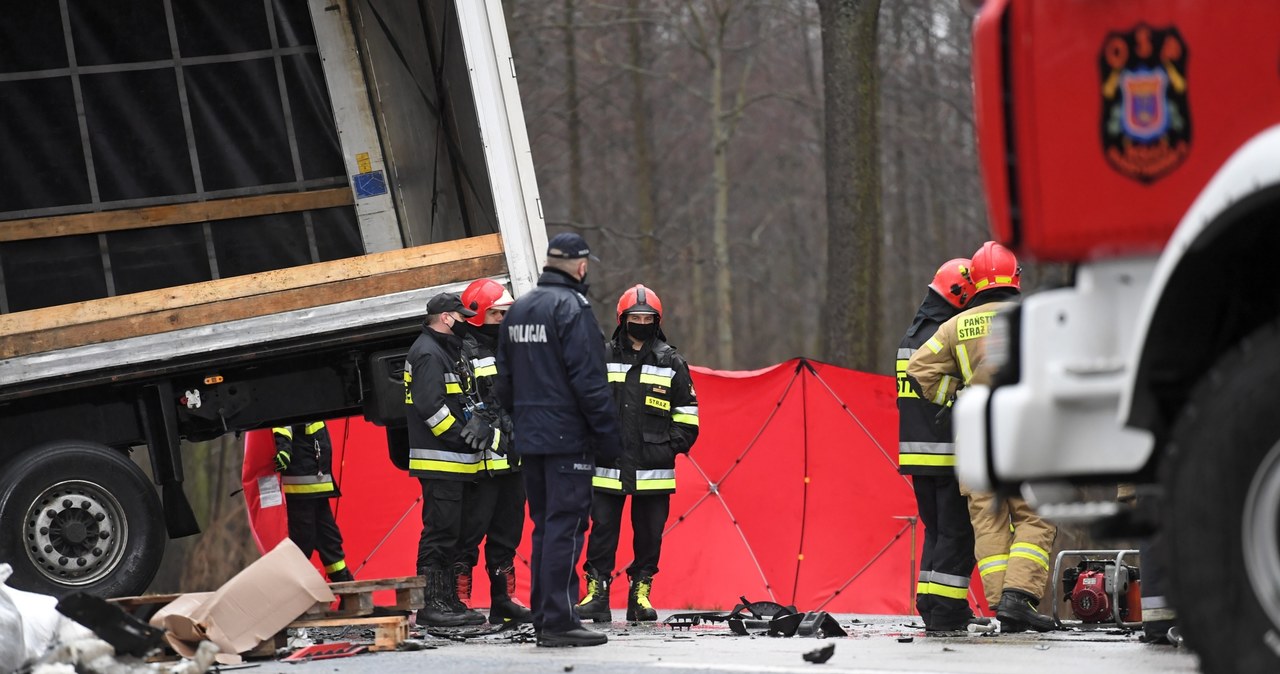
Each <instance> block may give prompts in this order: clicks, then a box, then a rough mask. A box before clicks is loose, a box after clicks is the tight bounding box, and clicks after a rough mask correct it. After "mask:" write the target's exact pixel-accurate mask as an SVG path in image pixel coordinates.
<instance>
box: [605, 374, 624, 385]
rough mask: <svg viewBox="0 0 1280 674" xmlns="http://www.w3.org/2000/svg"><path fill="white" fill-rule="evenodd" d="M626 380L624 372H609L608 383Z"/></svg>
mask: <svg viewBox="0 0 1280 674" xmlns="http://www.w3.org/2000/svg"><path fill="white" fill-rule="evenodd" d="M626 380H627V373H626V372H610V373H609V383H611V384H614V383H617V382H624V381H626Z"/></svg>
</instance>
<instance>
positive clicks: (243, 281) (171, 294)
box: [0, 234, 502, 337]
mask: <svg viewBox="0 0 1280 674" xmlns="http://www.w3.org/2000/svg"><path fill="white" fill-rule="evenodd" d="M501 252H502V240H501V239H500V238H499V237H498V235H497V234H488V235H485V236H476V237H471V238H468V239H459V240H456V241H445V242H443V243H433V244H428V245H425V246H415V247H413V248H405V249H403V250H394V251H388V252H386V253H374V254H372V255H362V256H360V257H352V258H346V259H343V260H333V261H331V262H319V263H316V264H308V265H303V266H299V267H289V268H287V269H276V270H272V271H265V272H259V273H257V274H246V275H244V276H235V277H232V278H227V279H220V280H217V281H204V282H202V283H192V284H189V285H184V286H174V287H171V288H160V289H158V290H148V291H145V292H140V293H132V294H129V295H121V296H119V297H107V298H103V299H97V300H88V301H86V302H77V303H74V304H64V305H61V306H56V307H46V308H43V309H32V310H30V311H19V312H16V313H12V314H4V315H0V337H4V336H9V335H19V334H22V333H26V332H37V331H42V330H51V329H54V328H59V327H64V326H70V325H78V324H82V323H92V322H95V321H105V320H109V319H113V318H122V317H126V316H136V315H139V314H146V313H149V312H159V311H167V310H173V309H178V308H182V307H190V306H197V305H201V304H210V303H214V302H220V301H223V300H229V299H237V298H242V297H251V296H254V295H263V294H267V293H272V292H280V291H285V290H292V289H297V288H304V287H307V286H315V285H320V284H325V283H334V282H338V281H344V280H349V279H355V278H359V277H364V276H373V275H376V274H384V273H388V272H396V271H403V270H407V269H413V268H420V267H430V266H433V265H437V264H442V263H445V262H450V261H456V260H461V259H467V258H478V257H484V256H488V255H494V254H498V253H501ZM319 300H320V298H317V301H316V302H315V303H314V304H312V305H310V306H319V305H322V304H327V303H328V302H326V301H319ZM214 322H216V321H214Z"/></svg>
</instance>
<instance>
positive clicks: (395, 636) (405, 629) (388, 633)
mask: <svg viewBox="0 0 1280 674" xmlns="http://www.w3.org/2000/svg"><path fill="white" fill-rule="evenodd" d="M351 625H366V626H371V627H373V628H374V633H373V638H374V641H373V646H370V647H369V650H371V651H393V650H395V649H396V648H397V647H399V646H400V644H401V643H403V642H404V640H405V639H408V638H409V619H408V618H407V617H405V616H383V617H377V618H373V617H365V618H329V619H324V620H295V621H293V622H291V623H289V627H290V628H294V629H298V628H303V627H348V626H351Z"/></svg>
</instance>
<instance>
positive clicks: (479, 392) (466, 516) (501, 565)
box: [454, 279, 533, 625]
mask: <svg viewBox="0 0 1280 674" xmlns="http://www.w3.org/2000/svg"><path fill="white" fill-rule="evenodd" d="M513 302H515V300H513V299H512V298H511V293H509V292H507V289H506V288H504V287H503V286H502V284H500V283H498V282H497V281H494V280H492V279H478V280H476V281H472V282H471V285H469V286H467V289H466V290H464V291H462V304H463V305H464V306H466V307H467V308H468V309H470V310H471V311H474V312H475V314H476V315H475V316H472V317H470V318H468V319H467V320H465V321H463V322H462V323H459V324H458V328H459V329H460V330H461V331H462V338H463V339H462V355H463V358H465V359H466V360H467V361H468V362H470V363H471V374H472V381H473V383H474V386H473V387H472V388H471V390H469V391H467V392H466V393H467V396H468V398H469V399H470V401H471V402H472V403H473V404H474V406H475V407H476V408H478V409H477V412H476V414H477V415H479V416H481V418H484V419H486V420H487V422H488V423H489V424H491V425H492V426H493V427H494V428H495V429H496V431H495V432H497V433H498V438H499V440H498V443H497V446H496V448H492V449H486V450H485V453H484V463H483V464H482V465H481V466H480V472H479V473H478V479H477V480H476V482H475V483H474V484H472V485H468V488H467V489H466V491H465V492H464V494H463V498H462V517H463V524H462V531H463V537H462V540H461V541H460V543H459V552H458V561H457V562H455V564H454V566H455V570H456V572H457V573H456V575H457V577H458V599H459V600H460V601H462V602H463V603H464V604H465V603H468V602H470V600H471V574H472V569H473V568H474V567H475V565H476V563H477V562H478V561H479V559H480V541H481V539H483V540H484V542H485V546H484V558H485V567H486V568H487V569H488V572H489V600H490V603H489V622H490V623H493V624H495V625H500V624H503V623H505V622H515V623H527V622H532V621H533V614H532V612H530V611H529V609H527V608H525V607H524V606H521V605H520V603H519V602H517V601H516V599H515V598H514V597H513V596H512V594H513V593H514V592H515V588H516V570H515V556H516V547H518V546H519V545H520V536H521V534H522V533H523V531H524V481H523V480H522V479H521V477H520V473H519V470H520V459H519V458H518V457H517V456H516V455H515V454H514V452H513V451H512V444H511V443H512V433H511V431H512V427H513V426H512V423H511V416H510V415H509V414H507V412H506V410H504V409H503V408H502V406H501V404H499V403H498V401H497V399H496V398H495V396H494V393H493V383H494V380H495V379H496V378H497V375H498V366H497V362H496V358H495V356H496V353H497V349H498V330H499V327H500V324H501V323H502V318H503V317H504V316H506V314H507V309H509V308H510V307H511V304H512V303H513Z"/></svg>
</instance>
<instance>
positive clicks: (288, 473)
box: [271, 421, 341, 498]
mask: <svg viewBox="0 0 1280 674" xmlns="http://www.w3.org/2000/svg"><path fill="white" fill-rule="evenodd" d="M271 433H272V436H273V437H274V438H275V441H276V452H282V451H283V452H287V453H288V454H289V465H288V467H286V468H285V469H284V470H282V471H280V482H281V483H282V484H283V490H284V493H285V494H287V495H288V496H289V497H291V498H331V497H334V496H341V494H340V493H339V492H338V485H337V484H336V483H335V482H334V481H333V442H332V441H331V440H330V439H329V429H328V428H325V425H324V422H323V421H313V422H311V423H309V424H299V425H295V426H279V427H276V428H273V429H271Z"/></svg>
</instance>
